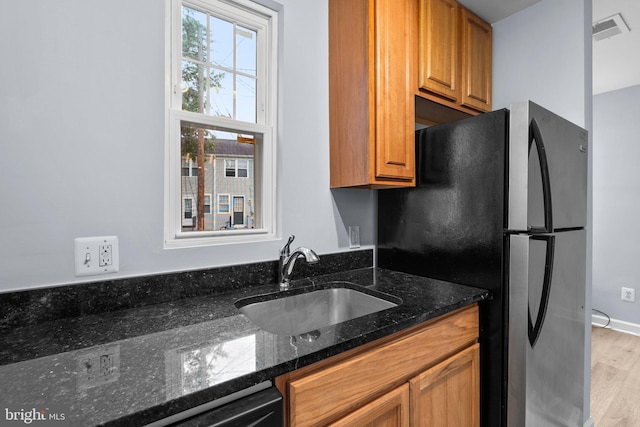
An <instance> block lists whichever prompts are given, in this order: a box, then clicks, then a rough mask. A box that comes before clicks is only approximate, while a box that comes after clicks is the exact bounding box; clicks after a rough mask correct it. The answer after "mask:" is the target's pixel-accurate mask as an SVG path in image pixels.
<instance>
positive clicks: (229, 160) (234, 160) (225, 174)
mask: <svg viewBox="0 0 640 427" xmlns="http://www.w3.org/2000/svg"><path fill="white" fill-rule="evenodd" d="M227 162H233V167H232V168H230V167H227ZM237 168H238V162H236V159H224V177H225V178H236V177H237V176H238V170H237ZM227 169H229V170H231V169H233V175H227Z"/></svg>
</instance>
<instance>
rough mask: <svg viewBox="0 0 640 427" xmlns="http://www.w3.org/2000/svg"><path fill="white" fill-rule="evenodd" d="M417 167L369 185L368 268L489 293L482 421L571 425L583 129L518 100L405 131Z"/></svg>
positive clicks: (582, 262) (487, 424) (579, 387)
mask: <svg viewBox="0 0 640 427" xmlns="http://www.w3.org/2000/svg"><path fill="white" fill-rule="evenodd" d="M416 166H417V186H416V188H411V189H397V190H384V191H379V192H378V254H377V260H378V261H377V263H378V266H380V267H382V268H388V269H392V270H399V271H405V272H409V273H413V274H418V275H422V276H426V277H432V278H435V279H441V280H447V281H452V282H456V283H461V284H467V285H471V286H476V287H480V288H484V289H488V290H490V291H491V295H492V298H491V300H490V301H488V302H483V303H482V304H481V306H480V349H481V353H480V365H481V368H480V369H481V373H480V375H481V425H482V426H483V427H496V426H508V427H522V426H529V427H545V426H562V427H567V426H582V424H583V421H584V420H583V386H584V333H585V325H584V321H585V312H584V300H585V273H586V233H585V230H584V227H585V224H586V204H587V132H586V131H585V130H584V129H582V128H580V127H578V126H576V125H575V124H573V123H571V122H569V121H567V120H565V119H563V118H561V117H559V116H557V115H555V114H553V113H551V112H550V111H548V110H546V109H544V108H542V107H540V106H538V105H536V104H534V103H532V102H524V103H519V104H514V105H512V106H511V107H510V109H509V110H506V109H503V110H499V111H494V112H491V113H486V114H482V115H480V116H476V117H473V118H469V119H465V120H461V121H458V122H454V123H448V124H443V125H438V126H433V127H430V128H427V129H423V130H420V131H418V132H416Z"/></svg>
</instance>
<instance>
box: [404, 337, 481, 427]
mask: <svg viewBox="0 0 640 427" xmlns="http://www.w3.org/2000/svg"><path fill="white" fill-rule="evenodd" d="M479 348H480V347H479V344H475V345H473V346H471V347H469V348H467V349H466V350H463V351H461V352H460V353H458V354H456V355H454V356H451V357H450V358H449V359H447V360H445V361H443V362H441V363H439V364H438V365H436V366H434V367H432V368H430V369H428V370H427V371H425V372H423V373H422V374H420V375H418V376H417V377H415V378H413V379H411V380H410V381H409V384H410V388H411V391H410V394H411V425H412V426H413V427H418V426H424V427H427V426H429V427H478V426H479V425H480V364H479V362H480V350H479Z"/></svg>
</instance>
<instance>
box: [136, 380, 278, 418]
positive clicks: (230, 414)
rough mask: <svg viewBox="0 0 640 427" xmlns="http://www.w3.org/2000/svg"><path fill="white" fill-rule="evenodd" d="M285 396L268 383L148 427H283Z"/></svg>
mask: <svg viewBox="0 0 640 427" xmlns="http://www.w3.org/2000/svg"><path fill="white" fill-rule="evenodd" d="M282 405H283V403H282V395H281V394H280V392H279V391H278V389H276V388H275V387H273V386H272V384H271V382H265V383H261V384H258V385H256V386H253V387H251V388H249V389H247V390H242V391H241V392H238V393H234V394H232V395H230V396H227V397H224V398H222V399H218V400H215V401H213V402H210V403H207V404H204V405H201V406H198V407H196V408H192V409H190V410H188V411H185V412H181V413H179V414H176V415H173V416H171V417H168V418H165V419H163V420H160V421H157V422H154V423H152V424H149V425H148V426H147V427H160V426H169V427H247V426H251V427H282V426H283V407H282Z"/></svg>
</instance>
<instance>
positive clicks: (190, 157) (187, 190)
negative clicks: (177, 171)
mask: <svg viewBox="0 0 640 427" xmlns="http://www.w3.org/2000/svg"><path fill="white" fill-rule="evenodd" d="M239 136H240V135H239V134H238V133H234V132H229V131H223V130H219V129H213V128H205V127H204V126H196V125H194V124H190V123H183V125H182V127H181V150H182V151H181V153H182V158H183V159H182V160H183V163H182V167H183V168H185V167H186V166H187V165H188V164H189V161H190V162H192V165H193V166H192V169H191V176H185V175H183V176H182V177H181V180H182V194H181V199H183V200H185V202H184V204H183V212H182V216H183V218H187V216H186V215H187V211H189V215H190V216H189V217H188V218H194V219H193V221H192V222H193V225H192V224H191V223H189V224H187V223H186V222H185V221H183V225H182V231H184V232H191V231H214V230H216V231H218V230H228V229H238V228H255V227H256V219H255V204H254V202H255V197H256V196H255V181H254V178H253V176H254V174H253V172H252V171H250V169H251V168H253V164H254V158H255V143H239V142H238V137H239ZM242 136H243V137H244V139H243V140H245V141H247V140H249V141H253V142H256V143H257V141H260V138H259V135H250V134H247V133H243V134H242ZM202 151H204V156H202V161H200V155H199V154H198V153H202ZM198 166H200V167H201V168H202V170H203V171H204V173H200V174H198V176H194V174H195V172H196V171H197V170H198ZM239 178H242V179H239ZM191 199H193V200H191ZM186 200H190V202H189V204H187V202H186ZM199 200H202V201H203V202H202V205H201V206H199V205H200V203H199V202H198V201H199ZM212 200H214V201H216V203H217V205H216V206H211V201H212ZM234 208H236V209H234ZM199 209H201V211H200V213H198V210H199Z"/></svg>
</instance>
